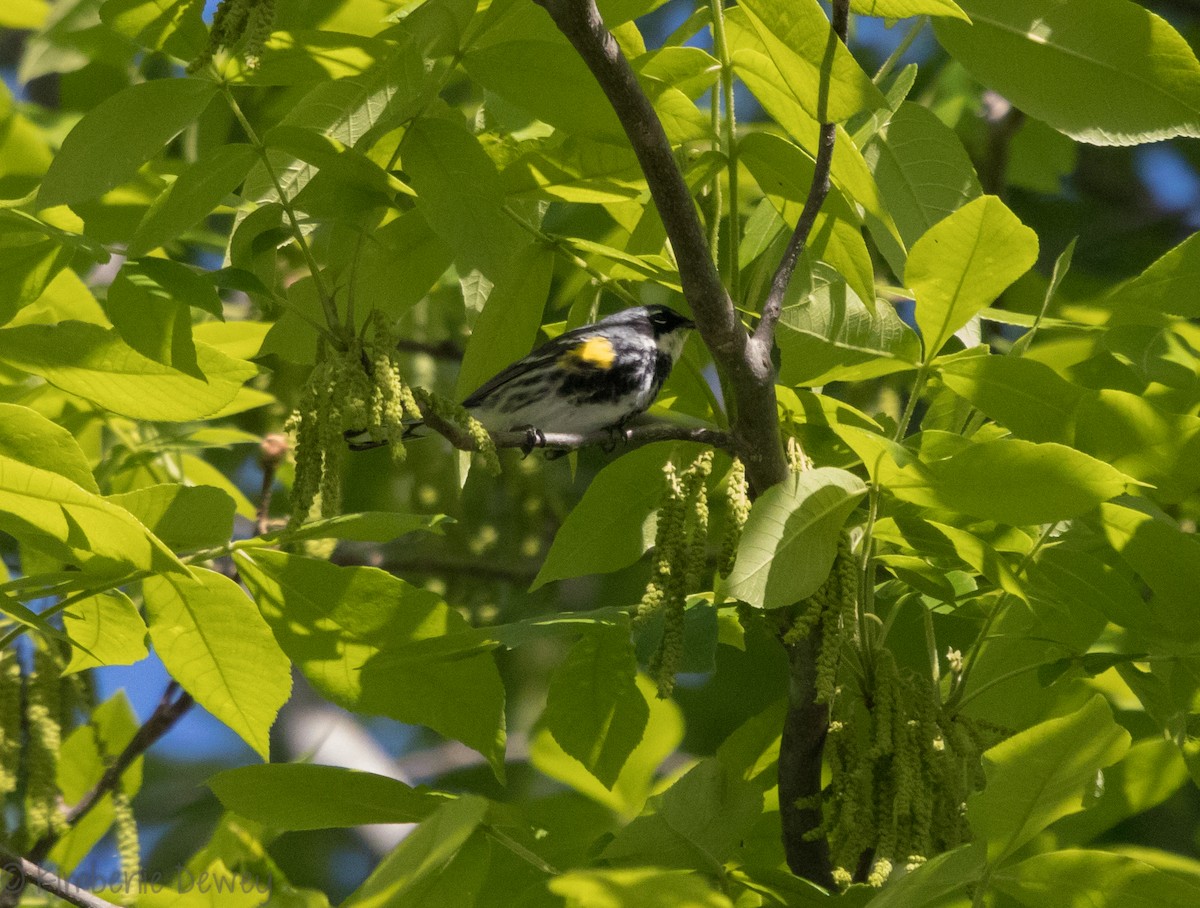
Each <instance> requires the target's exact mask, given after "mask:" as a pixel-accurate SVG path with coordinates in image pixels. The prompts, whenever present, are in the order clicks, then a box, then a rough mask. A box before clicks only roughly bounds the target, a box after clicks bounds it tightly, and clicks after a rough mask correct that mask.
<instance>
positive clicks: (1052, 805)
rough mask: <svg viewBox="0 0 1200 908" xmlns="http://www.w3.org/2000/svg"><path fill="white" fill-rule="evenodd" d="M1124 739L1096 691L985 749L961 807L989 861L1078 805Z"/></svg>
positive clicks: (1119, 752)
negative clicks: (1069, 709)
mask: <svg viewBox="0 0 1200 908" xmlns="http://www.w3.org/2000/svg"><path fill="white" fill-rule="evenodd" d="M1129 743H1130V738H1129V732H1127V731H1125V730H1124V729H1123V728H1121V727H1120V726H1119V725H1117V723H1116V722H1114V721H1113V717H1112V709H1111V708H1109V706H1108V703H1107V702H1105V700H1104V698H1103V697H1101V696H1099V695H1097V696H1095V697H1093V698H1092V699H1091V700H1089V701H1088V703H1087V704H1086V705H1085V706H1083V708H1081V709H1079V710H1078V711H1077V712H1074V713H1072V714H1071V715H1069V716H1063V717H1062V718H1058V719H1049V720H1047V721H1045V722H1043V723H1041V724H1040V725H1035V726H1034V727H1033V728H1030V729H1026V730H1025V731H1023V732H1021V733H1019V734H1017V735H1015V736H1013V737H1011V738H1009V739H1008V740H1007V741H1005V742H1003V743H1001V744H998V745H996V746H995V747H993V748H992V749H991V750H989V751H987V752H986V753H985V754H984V755H983V767H984V772H985V774H986V775H987V785H986V787H985V788H984V790H983V792H982V793H980V794H977V795H975V796H973V797H972V798H971V799H970V800H969V801H968V802H967V812H968V816H969V817H970V820H971V828H972V829H974V830H975V834H976V835H977V836H979V837H980V838H982V839H983V840H985V841H986V842H987V848H988V861H989V862H990V863H992V864H996V863H998V862H999V861H1001V860H1003V859H1004V858H1005V857H1007V856H1008V855H1010V854H1012V853H1013V852H1014V851H1016V850H1017V849H1018V848H1020V847H1021V845H1023V844H1025V843H1026V842H1028V841H1029V840H1030V839H1031V838H1033V837H1034V836H1035V835H1037V834H1038V833H1039V832H1041V831H1042V830H1043V829H1045V828H1046V827H1047V826H1048V825H1050V824H1051V823H1053V822H1054V821H1055V820H1057V819H1058V818H1059V817H1064V816H1067V815H1068V814H1071V813H1074V812H1075V811H1077V810H1081V809H1083V807H1084V806H1085V805H1086V802H1087V797H1088V793H1089V792H1090V791H1092V790H1094V788H1095V785H1096V773H1097V771H1099V770H1100V769H1103V768H1104V767H1105V766H1108V765H1110V764H1112V763H1115V762H1117V761H1118V760H1119V759H1121V757H1123V756H1124V755H1125V752H1126V751H1128V750H1129ZM1030 779H1036V780H1037V784H1036V785H1031V784H1030Z"/></svg>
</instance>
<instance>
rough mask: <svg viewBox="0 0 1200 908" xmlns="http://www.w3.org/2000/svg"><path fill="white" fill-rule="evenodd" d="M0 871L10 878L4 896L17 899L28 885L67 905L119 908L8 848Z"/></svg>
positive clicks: (1, 850)
mask: <svg viewBox="0 0 1200 908" xmlns="http://www.w3.org/2000/svg"><path fill="white" fill-rule="evenodd" d="M0 869H3V870H4V871H5V872H6V873H7V874H8V880H6V881H5V885H4V890H3V891H4V894H5V895H6V896H7V895H8V894H9V893H11V892H15V893H16V895H17V897H18V898H19V897H20V893H21V892H22V891H23V890H24V889H25V886H26V885H27V884H29V883H33V885H35V886H37V888H38V889H41V890H42V891H43V892H48V893H50V894H51V895H53V896H56V897H57V898H60V899H62V900H63V901H64V902H69V903H70V904H72V905H77V906H78V908H118V906H116V905H114V904H113V903H112V902H108V901H105V900H104V899H102V898H100V896H98V895H95V894H93V893H91V892H88V891H87V890H86V889H81V888H80V887H78V886H76V885H75V884H74V883H71V882H68V881H67V880H64V879H63V878H62V877H59V876H55V875H54V874H53V873H51V872H50V871H49V870H46V869H45V868H44V867H41V866H39V865H37V864H35V863H34V862H33V861H31V860H29V859H28V858H23V857H20V856H19V855H16V854H13V853H12V852H11V851H9V850H8V849H7V848H4V847H3V846H0Z"/></svg>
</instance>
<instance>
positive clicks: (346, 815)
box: [208, 763, 446, 830]
mask: <svg viewBox="0 0 1200 908" xmlns="http://www.w3.org/2000/svg"><path fill="white" fill-rule="evenodd" d="M208 787H209V788H211V789H212V790H213V793H214V794H215V795H216V796H217V798H218V799H219V800H220V802H221V803H222V804H224V805H225V807H226V808H227V809H229V810H232V811H235V812H236V813H238V814H239V815H240V816H243V817H246V818H247V819H250V820H254V821H256V822H259V823H262V824H264V825H266V826H270V827H273V828H275V829H288V830H296V829H333V828H337V827H342V826H362V825H365V824H367V823H417V822H420V821H421V820H423V819H425V817H427V816H429V814H430V813H432V812H433V811H434V810H436V809H437V807H438V806H439V805H441V804H444V803H445V802H446V797H445V796H443V795H435V794H432V793H429V792H427V791H425V790H423V789H416V788H412V787H410V786H408V785H405V784H404V783H403V782H399V781H397V780H396V779H390V778H388V777H387V776H380V775H376V774H375V773H371V772H362V771H361V770H355V769H343V768H342V767H340V766H318V765H314V764H310V763H268V764H266V765H262V766H239V767H238V768H236V769H227V770H225V771H224V772H219V773H217V774H216V775H215V776H213V777H212V778H210V779H209V780H208ZM297 791H306V792H308V797H305V798H299V799H298V798H296V797H295V793H296V792H297Z"/></svg>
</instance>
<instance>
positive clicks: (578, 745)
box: [540, 621, 650, 788]
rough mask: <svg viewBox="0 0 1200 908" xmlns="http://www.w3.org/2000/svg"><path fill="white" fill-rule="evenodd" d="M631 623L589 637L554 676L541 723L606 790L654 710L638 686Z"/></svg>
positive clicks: (602, 628)
mask: <svg viewBox="0 0 1200 908" xmlns="http://www.w3.org/2000/svg"><path fill="white" fill-rule="evenodd" d="M636 677H637V660H636V659H635V658H634V653H633V643H632V642H631V640H630V638H629V626H628V623H627V622H624V621H622V622H620V623H618V624H616V625H613V626H611V627H610V626H605V625H597V626H596V627H595V628H594V629H593V630H592V631H591V633H587V634H584V635H583V636H582V637H580V638H579V641H578V642H577V643H576V644H575V645H574V646H573V647H572V648H571V651H570V652H569V653H567V657H566V658H565V659H564V660H563V661H562V662H561V663H559V666H558V668H557V669H556V670H555V672H554V674H553V675H552V676H551V678H550V687H549V690H548V691H547V694H546V709H545V712H543V713H542V718H541V720H540V724H541V727H542V728H545V729H546V730H548V731H549V732H550V734H552V735H553V736H554V740H555V741H557V742H558V744H559V746H560V747H562V749H563V750H564V751H566V752H567V753H568V754H570V755H571V756H573V757H574V758H575V759H577V760H578V761H579V762H580V763H582V764H583V766H584V768H585V769H587V771H588V772H590V773H591V774H592V775H594V776H595V777H596V778H597V779H599V780H600V782H601V783H602V784H603V785H604V786H605V787H606V788H612V787H613V785H614V784H615V783H616V781H617V777H618V776H619V775H620V773H621V768H622V767H623V766H624V765H625V761H626V760H627V759H628V758H629V755H630V754H631V753H633V750H634V748H636V747H637V745H638V744H639V743H640V742H641V740H642V733H643V732H644V731H645V729H646V722H647V721H648V720H649V718H650V709H649V707H647V706H646V701H645V699H644V698H643V697H642V694H641V691H639V690H638V687H637V684H636V680H635V679H636Z"/></svg>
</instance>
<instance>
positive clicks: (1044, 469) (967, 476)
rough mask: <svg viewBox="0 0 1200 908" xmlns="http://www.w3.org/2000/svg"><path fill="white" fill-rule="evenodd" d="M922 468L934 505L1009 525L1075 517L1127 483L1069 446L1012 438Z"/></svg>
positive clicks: (1120, 475) (1110, 469) (1119, 491)
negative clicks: (936, 501)
mask: <svg viewBox="0 0 1200 908" xmlns="http://www.w3.org/2000/svg"><path fill="white" fill-rule="evenodd" d="M925 469H926V470H927V471H928V473H929V475H930V476H931V478H932V486H933V490H934V493H935V495H936V497H937V499H938V500H939V501H940V502H942V503H943V504H945V505H946V506H949V507H952V508H954V509H956V510H958V511H961V512H962V513H964V514H970V515H971V516H972V517H978V518H980V519H982V520H996V521H999V522H1000V523H1006V524H1009V525H1010V526H1028V525H1030V524H1042V523H1050V522H1052V521H1056V520H1067V519H1069V518H1072V517H1079V516H1081V515H1083V514H1086V513H1087V512H1088V511H1090V510H1092V509H1093V508H1095V507H1096V506H1097V505H1098V504H1100V503H1101V502H1103V501H1107V500H1109V499H1110V498H1115V497H1116V496H1118V495H1120V494H1122V493H1123V492H1124V491H1125V487H1126V485H1127V484H1128V483H1130V482H1131V481H1132V480H1131V479H1130V477H1128V476H1126V475H1125V474H1124V473H1121V472H1120V471H1119V470H1115V469H1113V468H1112V467H1110V466H1109V465H1108V464H1106V463H1103V462H1102V461H1099V460H1096V459H1095V458H1093V457H1089V456H1088V455H1086V454H1083V453H1081V452H1080V451H1076V450H1074V449H1073V448H1068V447H1066V446H1064V445H1058V444H1040V445H1039V444H1034V443H1033V442H1028V441H1021V440H1019V439H1016V438H1000V439H996V440H995V441H987V442H982V443H980V444H975V445H971V446H970V447H967V448H964V449H963V450H962V451H960V452H959V453H957V454H955V455H953V456H952V457H948V458H945V459H944V460H939V461H937V462H935V463H933V464H928V465H926V467H925ZM1000 490H1002V494H999V492H1000ZM914 500H915V499H914Z"/></svg>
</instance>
